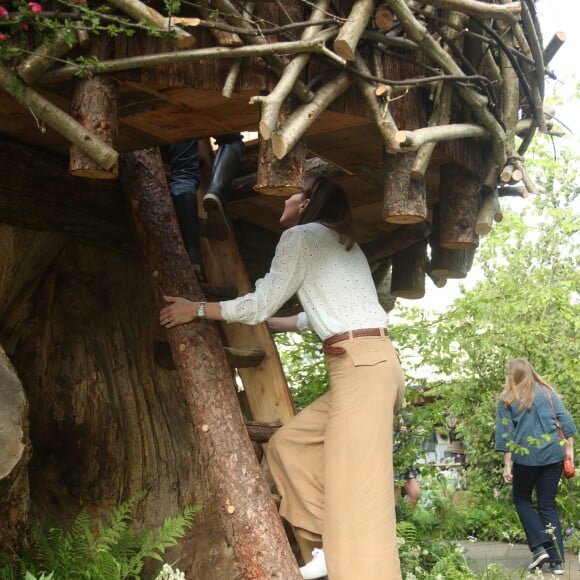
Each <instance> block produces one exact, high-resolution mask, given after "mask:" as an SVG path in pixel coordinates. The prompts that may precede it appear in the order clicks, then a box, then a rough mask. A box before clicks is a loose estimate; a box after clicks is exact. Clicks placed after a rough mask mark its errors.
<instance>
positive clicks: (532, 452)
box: [495, 384, 577, 466]
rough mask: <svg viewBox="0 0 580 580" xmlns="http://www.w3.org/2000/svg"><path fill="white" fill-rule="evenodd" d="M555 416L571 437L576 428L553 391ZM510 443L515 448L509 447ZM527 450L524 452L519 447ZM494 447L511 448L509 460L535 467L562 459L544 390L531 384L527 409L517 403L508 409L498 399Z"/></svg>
mask: <svg viewBox="0 0 580 580" xmlns="http://www.w3.org/2000/svg"><path fill="white" fill-rule="evenodd" d="M549 394H550V395H551V397H552V401H553V403H554V409H555V411H556V417H557V418H558V422H559V423H560V426H561V427H562V430H563V432H564V436H565V437H572V436H573V435H574V434H575V433H576V431H577V429H576V425H574V421H573V420H572V417H571V416H570V413H568V411H567V410H566V408H565V407H564V405H563V403H562V401H561V400H560V399H559V398H558V396H557V395H555V394H554V393H553V392H551V391H550V392H549ZM510 443H512V445H513V444H515V445H516V446H517V447H516V448H513V447H512V445H510ZM522 448H525V449H527V452H526V451H524V450H522ZM495 450H496V451H502V452H506V451H511V452H512V461H513V462H514V463H519V464H520V465H528V466H539V465H549V464H551V463H557V462H558V461H562V460H563V459H564V449H563V446H562V445H561V438H560V434H559V432H558V429H557V426H556V421H555V420H554V413H553V411H552V405H550V398H549V395H548V390H547V389H546V388H545V387H543V386H542V385H538V384H537V385H536V386H535V396H534V403H533V405H532V407H531V409H529V410H528V409H520V408H519V405H518V404H517V403H515V404H513V405H512V406H511V408H510V409H508V408H507V407H506V406H505V404H504V402H503V401H502V400H501V399H500V400H499V401H498V403H497V413H496V420H495Z"/></svg>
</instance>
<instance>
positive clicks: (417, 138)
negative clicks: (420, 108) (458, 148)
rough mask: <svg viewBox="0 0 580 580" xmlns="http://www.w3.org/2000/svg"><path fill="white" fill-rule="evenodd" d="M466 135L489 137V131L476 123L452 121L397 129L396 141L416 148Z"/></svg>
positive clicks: (403, 145)
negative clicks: (417, 127) (407, 129)
mask: <svg viewBox="0 0 580 580" xmlns="http://www.w3.org/2000/svg"><path fill="white" fill-rule="evenodd" d="M466 137H479V138H483V139H489V138H490V134H489V131H488V130H487V129H486V128H485V127H482V126H481V125H475V124H474V123H452V124H451V125H438V126H435V127H423V128H421V129H416V130H415V131H397V133H396V134H395V141H396V142H397V143H398V144H399V146H400V147H403V148H405V149H409V150H414V149H418V148H419V147H421V146H422V145H425V143H431V142H438V141H453V140H455V139H465V138H466Z"/></svg>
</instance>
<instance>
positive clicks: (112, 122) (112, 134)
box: [69, 40, 119, 179]
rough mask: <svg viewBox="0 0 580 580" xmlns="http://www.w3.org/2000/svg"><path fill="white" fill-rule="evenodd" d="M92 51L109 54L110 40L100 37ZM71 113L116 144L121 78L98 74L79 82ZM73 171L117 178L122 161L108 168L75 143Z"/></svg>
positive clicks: (91, 52)
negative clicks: (108, 41) (118, 84)
mask: <svg viewBox="0 0 580 580" xmlns="http://www.w3.org/2000/svg"><path fill="white" fill-rule="evenodd" d="M90 54H91V55H92V56H95V57H97V58H103V57H106V56H107V42H106V41H105V40H96V41H95V42H94V43H93V44H92V46H91V47H90ZM71 115H72V117H73V118H74V119H75V120H76V121H78V122H79V123H80V124H81V125H82V126H83V127H84V128H85V129H86V130H87V131H90V132H91V133H94V134H95V135H96V136H97V137H98V138H99V139H100V140H101V141H102V142H103V143H105V144H106V145H108V146H109V147H113V144H114V142H115V139H116V137H117V132H118V117H117V82H116V81H115V80H114V79H113V78H112V77H111V76H108V75H94V76H90V77H88V78H85V79H81V80H79V81H77V82H76V84H75V88H74V92H73V97H72V101H71ZM69 172H70V173H71V175H76V176H78V177H89V178H92V179H116V178H117V177H118V175H119V167H118V163H115V164H114V165H112V166H111V167H107V168H104V167H102V166H101V165H99V164H98V163H96V162H95V161H94V160H93V159H91V158H90V157H89V156H88V155H86V153H84V152H83V151H81V149H79V147H78V146H76V145H75V144H74V143H73V144H71V147H70V153H69Z"/></svg>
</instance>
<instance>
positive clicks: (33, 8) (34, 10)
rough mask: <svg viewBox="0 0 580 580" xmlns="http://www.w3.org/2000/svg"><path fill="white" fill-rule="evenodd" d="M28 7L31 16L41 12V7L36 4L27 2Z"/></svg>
mask: <svg viewBox="0 0 580 580" xmlns="http://www.w3.org/2000/svg"><path fill="white" fill-rule="evenodd" d="M28 7H29V8H30V12H32V14H40V13H41V12H42V6H41V5H40V4H39V3H38V2H29V3H28Z"/></svg>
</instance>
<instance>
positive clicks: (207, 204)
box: [203, 138, 245, 240]
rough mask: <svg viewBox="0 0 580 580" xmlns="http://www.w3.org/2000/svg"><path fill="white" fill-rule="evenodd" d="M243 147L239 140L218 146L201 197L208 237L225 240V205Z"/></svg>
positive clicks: (228, 229) (226, 229)
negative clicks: (207, 183)
mask: <svg viewBox="0 0 580 580" xmlns="http://www.w3.org/2000/svg"><path fill="white" fill-rule="evenodd" d="M244 150H245V145H244V143H243V141H242V140H241V138H240V139H236V140H235V141H233V142H225V143H223V144H220V146H219V148H218V151H217V153H216V156H215V159H214V161H213V165H212V170H211V180H210V183H209V185H208V186H207V189H206V194H205V195H204V196H203V209H205V211H206V213H207V230H208V235H210V236H212V237H215V238H217V239H219V240H225V239H227V238H228V237H229V236H230V234H231V226H230V223H229V221H228V219H227V216H226V213H225V204H226V200H227V199H228V196H229V194H230V190H231V187H232V182H233V180H234V177H235V176H236V175H237V174H238V171H239V170H240V167H241V164H242V156H243V154H244Z"/></svg>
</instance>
